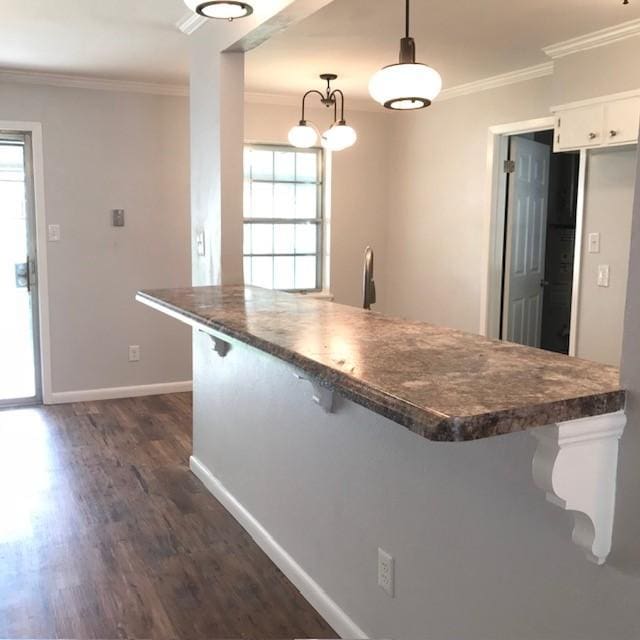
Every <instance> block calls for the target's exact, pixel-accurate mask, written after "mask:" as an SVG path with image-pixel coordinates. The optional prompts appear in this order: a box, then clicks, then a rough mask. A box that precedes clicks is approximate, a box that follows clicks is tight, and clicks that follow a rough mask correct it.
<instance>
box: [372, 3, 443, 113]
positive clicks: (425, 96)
mask: <svg viewBox="0 0 640 640" xmlns="http://www.w3.org/2000/svg"><path fill="white" fill-rule="evenodd" d="M409 17H410V10H409V0H406V16H405V37H404V38H402V39H401V40H400V62H399V64H392V65H389V66H388V67H384V69H380V71H378V72H377V73H375V74H374V75H373V77H372V78H371V80H370V82H369V93H370V94H371V97H372V98H373V99H374V100H375V101H376V102H379V103H380V104H381V105H383V106H384V107H386V108H387V109H398V110H409V109H423V108H424V107H428V106H429V105H430V104H431V102H432V101H433V100H434V99H435V98H436V97H437V95H438V94H439V93H440V91H441V90H442V78H441V77H440V74H439V73H438V72H437V71H436V70H435V69H432V68H431V67H428V66H427V65H426V64H420V63H418V62H416V43H415V40H414V39H413V38H412V37H411V36H410V35H409Z"/></svg>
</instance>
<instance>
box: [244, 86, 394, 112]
mask: <svg viewBox="0 0 640 640" xmlns="http://www.w3.org/2000/svg"><path fill="white" fill-rule="evenodd" d="M244 100H245V102H246V103H249V104H265V105H278V106H283V107H300V104H301V100H302V93H301V94H300V95H297V94H296V95H293V94H290V93H256V92H252V91H248V92H246V93H245V94H244ZM306 108H307V110H309V109H315V108H317V109H322V106H319V107H317V106H315V105H308V106H307V107H306ZM346 109H347V110H348V111H372V112H381V111H382V108H381V107H380V105H379V104H378V103H376V102H374V101H373V100H366V99H365V100H362V99H357V98H356V99H351V98H349V100H348V102H347V106H346Z"/></svg>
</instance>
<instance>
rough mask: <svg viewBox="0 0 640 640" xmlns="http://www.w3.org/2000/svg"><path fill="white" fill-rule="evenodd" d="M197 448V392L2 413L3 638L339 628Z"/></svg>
mask: <svg viewBox="0 0 640 640" xmlns="http://www.w3.org/2000/svg"><path fill="white" fill-rule="evenodd" d="M190 452H191V396H190V395H189V394H176V395H171V396H156V397H149V398H135V399H126V400H112V401H105V402H91V403H84V404H75V405H63V406H55V407H36V408H27V409H19V410H6V411H0V637H2V638H190V639H196V638H305V637H313V638H330V637H332V638H335V637H337V635H336V633H335V632H334V631H332V629H331V628H330V627H329V626H328V625H327V624H326V623H325V622H324V621H323V620H322V618H321V617H320V616H319V615H318V614H317V613H316V612H315V611H314V610H313V609H312V608H311V607H310V606H309V605H308V604H307V602H306V601H305V600H304V599H303V598H302V596H301V595H300V594H299V593H298V591H297V590H296V589H295V588H294V587H293V586H292V585H291V584H290V583H289V582H288V580H287V579H286V578H285V577H284V575H283V574H282V573H281V572H280V571H279V570H278V569H277V568H276V567H275V565H273V564H272V563H271V561H270V560H269V559H268V558H267V556H266V555H265V554H264V553H263V552H262V551H261V550H260V549H259V548H258V547H257V545H256V544H255V543H254V542H253V541H252V540H251V538H250V537H249V536H248V534H246V533H245V532H244V530H243V529H242V528H241V527H240V525H238V524H237V523H236V522H235V520H234V519H233V518H232V517H231V516H230V515H229V514H228V513H227V512H226V511H225V509H224V508H223V507H222V506H221V505H220V504H219V503H218V502H217V501H216V500H215V498H213V497H212V496H211V495H210V494H209V493H208V492H207V491H206V490H205V489H204V487H203V486H202V485H201V484H200V482H199V481H198V480H197V479H196V478H195V477H194V476H193V475H192V474H191V473H190V472H189V470H188V466H187V465H188V459H189V454H190Z"/></svg>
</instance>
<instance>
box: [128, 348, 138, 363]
mask: <svg viewBox="0 0 640 640" xmlns="http://www.w3.org/2000/svg"><path fill="white" fill-rule="evenodd" d="M139 361H140V347H139V345H137V344H132V345H131V346H130V347H129V362H139Z"/></svg>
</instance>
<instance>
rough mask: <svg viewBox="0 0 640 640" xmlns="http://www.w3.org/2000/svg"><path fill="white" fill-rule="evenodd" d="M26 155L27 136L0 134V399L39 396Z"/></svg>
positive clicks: (33, 257) (33, 397)
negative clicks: (18, 138) (16, 137)
mask: <svg viewBox="0 0 640 640" xmlns="http://www.w3.org/2000/svg"><path fill="white" fill-rule="evenodd" d="M25 156H26V154H25V144H24V141H22V142H21V141H10V140H5V139H3V136H2V133H0V309H2V312H1V313H0V404H7V403H9V402H12V401H18V402H19V401H21V400H30V399H35V398H36V397H37V396H38V395H39V389H38V379H37V374H36V366H35V362H36V350H35V348H34V322H33V318H34V313H33V311H34V307H33V306H32V305H33V300H34V296H32V293H33V287H31V280H33V278H32V277H31V278H30V277H29V269H30V266H29V258H30V259H31V261H33V260H34V259H35V256H34V255H30V256H29V254H30V251H29V247H30V244H31V242H30V228H31V221H30V218H31V216H30V213H29V207H28V204H27V203H28V202H29V200H28V198H27V195H28V194H27V189H28V188H30V184H28V182H27V172H26V170H25V167H26V165H25V163H26V160H27V158H26V157H25ZM31 253H32V252H31Z"/></svg>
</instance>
